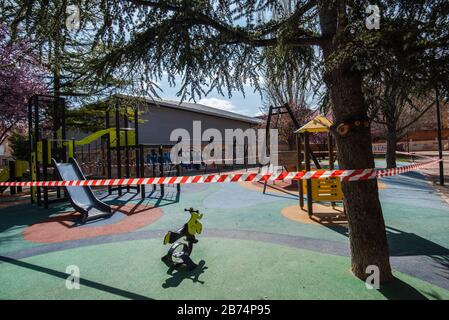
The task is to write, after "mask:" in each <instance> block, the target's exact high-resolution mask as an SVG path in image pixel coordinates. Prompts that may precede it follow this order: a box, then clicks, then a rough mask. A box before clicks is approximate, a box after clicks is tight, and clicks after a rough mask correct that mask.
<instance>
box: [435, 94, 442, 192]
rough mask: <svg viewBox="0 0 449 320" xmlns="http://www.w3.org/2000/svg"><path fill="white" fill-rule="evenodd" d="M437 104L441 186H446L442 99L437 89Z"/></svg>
mask: <svg viewBox="0 0 449 320" xmlns="http://www.w3.org/2000/svg"><path fill="white" fill-rule="evenodd" d="M435 99H436V101H435V103H436V108H437V110H436V111H437V132H438V157H439V158H440V162H439V166H440V186H444V168H443V142H442V139H441V113H440V99H439V96H438V88H436V89H435Z"/></svg>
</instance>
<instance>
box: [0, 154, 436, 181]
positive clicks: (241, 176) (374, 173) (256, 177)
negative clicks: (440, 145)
mask: <svg viewBox="0 0 449 320" xmlns="http://www.w3.org/2000/svg"><path fill="white" fill-rule="evenodd" d="M439 161H440V160H439V159H432V160H431V161H426V162H421V163H417V164H411V165H408V166H403V167H399V168H392V169H357V170H316V171H307V172H286V171H285V172H281V173H265V174H263V173H230V174H214V175H196V176H177V177H155V178H123V179H99V180H70V181H69V180H67V181H29V182H0V186H2V187H19V186H21V187H72V186H124V185H125V186H126V185H160V184H192V183H225V182H257V181H262V182H264V181H281V180H307V179H324V178H340V179H341V180H342V181H359V180H368V179H375V178H379V177H389V176H394V175H398V174H401V173H405V172H409V171H413V170H416V169H419V168H422V167H425V166H428V165H430V164H433V163H436V162H439Z"/></svg>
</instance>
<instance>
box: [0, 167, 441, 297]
mask: <svg viewBox="0 0 449 320" xmlns="http://www.w3.org/2000/svg"><path fill="white" fill-rule="evenodd" d="M380 186H381V188H380V197H381V202H382V207H383V212H384V216H385V220H386V224H387V232H388V240H389V245H390V252H391V264H392V267H393V269H394V274H395V276H396V280H395V281H394V282H392V283H391V284H388V285H385V286H382V287H381V289H380V290H369V289H367V288H366V286H365V283H364V282H362V281H360V280H358V279H356V278H355V277H354V276H353V275H352V274H351V272H350V270H349V269H350V260H349V248H348V237H347V227H346V224H345V223H344V221H341V220H339V221H328V220H323V221H308V220H304V219H302V220H301V219H295V217H294V215H293V218H292V215H291V212H293V213H295V210H296V211H298V215H300V214H304V213H300V211H299V209H298V208H297V207H294V206H296V205H297V203H298V200H297V198H296V196H295V195H292V194H288V193H285V192H280V191H277V190H274V189H271V188H269V189H268V192H267V194H265V195H264V194H262V192H261V187H260V186H258V185H254V184H251V185H248V184H246V185H244V184H240V183H227V184H208V185H184V186H182V191H181V194H180V195H179V196H177V194H176V191H175V189H174V188H166V194H165V196H164V198H163V199H161V197H160V195H159V193H158V192H154V193H153V194H148V197H147V198H146V199H144V200H141V199H140V196H139V195H136V194H133V193H128V194H125V195H123V196H122V197H118V196H117V195H112V196H105V195H104V194H99V195H100V196H103V197H105V198H104V200H105V201H106V202H108V203H109V204H111V205H113V206H114V208H115V209H116V210H117V212H116V213H115V214H114V216H113V217H112V218H110V219H107V220H101V221H97V222H91V223H88V224H85V225H80V224H79V223H78V222H77V218H78V217H77V215H76V214H75V213H73V212H72V209H71V207H70V206H69V205H68V204H59V205H57V206H54V207H52V208H51V209H50V210H44V209H42V208H38V207H36V206H32V205H30V204H29V203H28V201H27V199H22V200H14V201H9V202H6V200H7V199H4V198H2V199H1V205H0V298H1V299H449V232H448V230H449V205H448V204H447V203H446V202H444V201H443V200H442V199H441V198H440V197H439V196H438V195H437V194H436V193H435V191H434V189H433V188H432V186H431V185H429V184H428V183H427V181H426V180H425V179H424V177H423V176H422V175H421V174H419V173H416V172H412V173H408V174H404V175H401V176H396V177H390V178H385V179H382V180H380ZM147 188H148V187H147ZM9 200H12V199H9ZM186 207H194V208H196V209H199V210H200V211H201V212H202V213H204V218H203V219H202V223H203V234H202V235H200V236H199V240H200V241H199V243H198V244H196V245H195V248H194V250H193V254H192V258H193V260H194V261H196V262H197V263H199V267H198V268H197V269H195V270H194V271H192V272H176V271H174V272H172V273H170V274H169V273H167V267H166V266H165V264H163V263H162V262H161V260H160V257H161V256H163V255H164V254H165V253H166V251H167V247H164V246H163V245H162V238H163V235H164V234H165V232H166V231H167V230H173V229H177V228H179V227H180V226H181V225H182V224H183V223H185V222H186V221H187V218H188V214H187V213H185V212H184V208H186ZM287 211H288V212H290V214H287V213H286V212H287ZM72 265H75V266H77V267H78V268H79V270H80V277H81V283H80V285H81V286H80V289H78V290H77V289H73V290H69V289H67V288H66V279H67V277H68V274H66V268H67V267H68V266H72Z"/></svg>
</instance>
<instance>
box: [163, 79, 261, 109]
mask: <svg viewBox="0 0 449 320" xmlns="http://www.w3.org/2000/svg"><path fill="white" fill-rule="evenodd" d="M177 80H178V79H177ZM157 85H158V86H159V87H160V88H161V89H162V90H163V91H162V92H160V93H159V96H160V97H161V99H164V100H175V101H179V100H180V97H177V96H176V92H178V91H179V89H180V87H181V84H180V82H179V81H176V86H175V87H170V84H169V83H168V81H167V79H166V78H163V79H161V80H160V81H158V82H157ZM244 89H245V96H243V94H242V93H241V92H233V93H232V97H230V98H229V97H228V96H227V95H226V96H222V95H221V94H219V93H218V92H216V91H213V92H211V93H209V95H207V96H206V97H202V98H201V99H199V100H197V101H196V103H200V104H204V105H206V106H209V107H213V108H218V109H221V110H226V111H231V112H235V113H240V114H243V115H246V116H251V117H254V116H257V115H260V114H261V113H260V108H261V107H262V99H261V96H260V94H259V93H258V92H254V88H252V87H251V86H249V85H245V86H244ZM189 102H194V101H189Z"/></svg>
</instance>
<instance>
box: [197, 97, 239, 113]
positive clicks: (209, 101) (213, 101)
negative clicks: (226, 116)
mask: <svg viewBox="0 0 449 320" xmlns="http://www.w3.org/2000/svg"><path fill="white" fill-rule="evenodd" d="M198 103H200V104H204V105H205V106H209V107H212V108H217V109H221V110H226V111H233V112H235V111H236V109H237V107H236V106H235V105H234V104H233V103H232V102H231V101H229V100H224V99H218V98H202V99H201V100H199V101H198Z"/></svg>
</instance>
